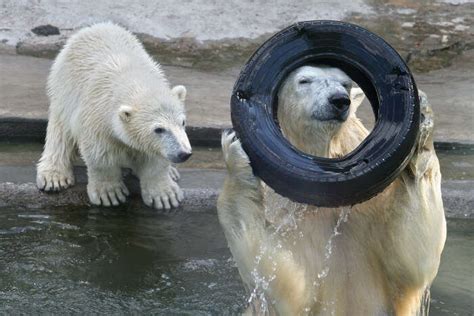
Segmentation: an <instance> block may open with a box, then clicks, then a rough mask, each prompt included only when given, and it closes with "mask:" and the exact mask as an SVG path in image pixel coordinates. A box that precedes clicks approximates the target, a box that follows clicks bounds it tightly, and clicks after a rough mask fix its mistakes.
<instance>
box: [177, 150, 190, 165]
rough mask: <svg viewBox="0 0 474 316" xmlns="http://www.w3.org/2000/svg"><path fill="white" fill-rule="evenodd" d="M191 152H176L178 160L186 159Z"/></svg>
mask: <svg viewBox="0 0 474 316" xmlns="http://www.w3.org/2000/svg"><path fill="white" fill-rule="evenodd" d="M192 154H193V153H192V152H184V151H183V152H180V153H179V154H178V159H179V162H185V161H186V160H188V159H189V157H191V155H192Z"/></svg>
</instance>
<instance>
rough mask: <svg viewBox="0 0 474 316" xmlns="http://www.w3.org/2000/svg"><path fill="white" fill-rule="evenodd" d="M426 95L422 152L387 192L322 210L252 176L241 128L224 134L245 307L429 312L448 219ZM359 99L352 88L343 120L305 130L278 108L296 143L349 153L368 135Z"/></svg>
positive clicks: (222, 208) (221, 206) (227, 194)
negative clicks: (248, 298)
mask: <svg viewBox="0 0 474 316" xmlns="http://www.w3.org/2000/svg"><path fill="white" fill-rule="evenodd" d="M420 95H421V96H422V97H421V103H422V111H423V113H424V116H425V118H424V121H423V123H422V126H421V136H420V139H419V141H418V144H417V149H416V153H415V156H414V157H413V158H412V159H411V161H410V163H409V165H408V166H407V168H406V169H405V170H404V171H403V172H402V173H401V174H400V176H399V177H398V178H397V179H396V180H395V181H394V182H393V183H392V184H391V185H390V186H389V187H388V188H386V189H385V190H384V191H383V192H382V193H381V194H379V195H377V196H376V197H374V198H372V199H370V200H368V201H366V202H364V203H361V204H358V205H355V206H353V207H352V208H351V209H350V210H349V209H348V208H334V209H320V208H317V207H314V206H310V205H304V204H298V203H293V202H291V201H289V200H287V199H286V198H283V197H281V196H279V195H278V194H276V193H274V192H273V191H272V190H271V189H270V188H269V187H267V186H266V185H265V184H264V183H262V182H261V181H260V180H259V179H258V178H256V177H255V176H254V175H253V173H252V170H251V168H250V165H249V161H248V157H247V155H246V154H245V153H244V152H243V150H242V148H241V146H240V142H239V140H238V139H236V138H235V135H234V134H233V133H232V132H228V133H224V134H223V137H222V146H223V153H224V158H225V160H226V164H227V169H228V175H227V177H226V180H225V184H224V188H223V191H222V193H221V195H220V197H219V200H218V213H219V219H220V222H221V224H222V227H223V228H224V232H225V235H226V238H227V241H228V244H229V247H230V250H231V252H232V254H233V257H234V259H235V261H236V263H237V266H238V268H239V272H240V275H241V277H242V280H243V282H244V284H245V285H246V288H247V289H248V291H249V293H251V294H250V295H251V302H250V305H249V308H248V309H247V311H246V313H248V314H271V315H304V314H311V315H421V314H424V313H426V310H427V307H428V306H427V305H429V287H430V285H431V282H432V281H433V279H434V277H435V276H436V273H437V270H438V266H439V261H440V255H441V252H442V249H443V246H444V241H445V236H446V223H445V218H444V210H443V204H442V199H441V187H440V185H441V183H440V181H441V174H440V170H439V162H438V159H437V157H436V154H435V152H434V148H433V141H432V130H433V121H432V118H433V116H432V113H431V109H430V107H429V106H428V103H427V99H426V96H425V95H424V94H423V93H422V92H420ZM287 97H288V99H291V98H294V96H291V95H288V96H287ZM362 97H363V95H362ZM362 97H361V91H360V90H359V89H353V93H352V95H351V98H352V105H351V110H350V115H349V117H348V119H347V120H346V121H345V122H344V123H343V124H341V125H340V126H339V127H336V128H335V127H334V126H330V125H329V124H322V125H320V126H313V127H312V128H303V127H304V124H301V121H300V120H299V119H297V120H296V121H295V120H293V117H294V116H295V114H292V113H294V108H293V109H292V111H288V112H284V108H283V111H281V113H280V111H279V121H280V125H281V127H282V130H283V131H284V133H285V135H286V136H287V137H288V139H289V140H290V142H291V143H292V144H294V145H295V146H296V147H298V148H299V149H301V150H303V151H305V152H309V153H312V154H316V155H320V156H325V157H339V156H342V155H345V154H346V153H348V152H350V151H351V150H353V149H354V148H355V147H357V145H358V144H359V143H360V142H361V141H362V140H363V139H364V138H365V136H366V135H367V133H368V132H367V130H366V129H365V127H364V126H363V125H362V123H361V122H360V120H359V119H358V118H357V117H356V115H355V112H356V109H357V106H358V105H359V104H360V102H361V99H362ZM279 108H282V104H280V105H279ZM297 115H298V113H296V116H297ZM298 121H299V122H298ZM298 124H299V125H298ZM297 126H301V127H299V129H298V128H297ZM296 131H297V133H296ZM315 133H318V134H316V135H320V137H319V138H318V137H316V138H315ZM321 135H325V137H324V136H321ZM338 223H339V224H338ZM336 226H337V233H335V227H336ZM328 249H330V250H328ZM329 252H331V253H329ZM318 274H319V275H320V277H319V278H318ZM427 297H428V302H427V299H426V298H427Z"/></svg>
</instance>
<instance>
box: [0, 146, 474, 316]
mask: <svg viewBox="0 0 474 316" xmlns="http://www.w3.org/2000/svg"><path fill="white" fill-rule="evenodd" d="M40 152H41V145H37V144H4V143H0V167H1V166H17V165H22V166H23V165H30V164H31V165H32V164H33V163H34V162H36V161H37V159H38V157H39V154H40ZM197 154H198V155H199V151H198V152H197ZM205 154H206V155H205V156H204V155H203V157H204V158H203V159H201V160H199V161H200V162H199V163H200V164H198V165H197V167H199V168H201V167H204V166H208V165H211V166H212V167H213V168H215V167H221V166H220V165H219V163H220V164H222V162H221V160H222V159H221V158H220V157H218V158H216V160H219V162H216V161H214V160H212V159H211V158H212V156H214V155H213V154H208V153H207V151H205ZM437 154H438V157H439V159H440V163H441V169H442V173H443V179H444V180H453V179H474V172H473V171H474V152H473V150H468V149H462V148H461V149H457V150H452V149H449V150H438V151H437ZM30 178H31V179H34V177H30ZM28 179H29V178H28ZM28 181H31V180H28ZM276 203H281V201H276ZM136 205H137V204H134V206H136ZM269 209H275V208H274V207H272V206H271V205H270V207H269ZM287 211H289V212H288V216H286V217H284V218H285V220H284V221H283V222H282V223H280V225H277V226H276V227H275V228H276V232H275V234H278V238H276V240H278V239H279V238H285V237H286V236H287V235H288V234H287V233H288V232H289V231H291V230H294V229H295V228H296V227H297V226H298V220H299V216H298V213H295V212H294V211H295V210H294V209H291V208H289V209H288V210H287ZM279 215H280V214H276V215H275V216H279ZM349 217H350V215H349ZM336 232H337V231H336ZM336 235H337V234H335V236H334V237H333V238H337V236H336ZM301 238H304V236H301ZM277 246H278V244H277ZM329 248H330V247H329ZM262 252H267V253H269V254H270V255H271V253H272V250H271V249H266V250H265V249H262ZM327 253H328V254H329V252H327ZM323 255H325V254H323ZM473 263H474V220H468V219H465V220H450V221H448V239H447V242H446V247H445V250H444V253H443V257H442V261H441V267H440V271H439V274H438V277H437V278H436V280H435V282H434V284H433V286H432V304H431V313H430V315H435V316H441V315H443V316H444V315H473V311H474V306H473V303H472V302H474V268H473V266H474V265H473ZM322 272H324V271H322ZM316 277H317V276H315V278H316ZM268 282H269V280H262V283H261V284H260V285H259V286H260V287H259V289H257V290H258V291H257V292H261V291H260V290H261V289H262V288H264V287H265V286H267V285H266V283H268ZM270 282H271V281H270ZM248 300H249V294H248V293H245V291H244V289H243V285H242V282H241V280H240V277H239V274H238V271H237V268H236V267H235V264H234V262H233V261H232V259H231V255H230V252H229V251H228V249H227V243H226V241H225V238H224V235H223V233H222V230H221V228H220V225H219V223H218V221H217V215H216V211H215V209H209V210H202V212H199V213H195V212H192V213H191V212H190V213H186V212H185V211H184V212H182V211H181V212H175V213H164V212H155V211H153V210H150V209H147V208H142V209H132V208H131V207H128V208H127V207H121V208H111V209H106V208H104V209H99V208H68V209H44V210H24V209H11V208H0V314H4V313H5V314H12V313H15V314H19V313H24V314H30V313H31V312H35V313H36V314H64V313H78V314H79V313H81V314H91V313H99V312H100V313H103V314H125V313H127V314H130V313H147V314H166V315H176V314H179V315H183V314H192V315H221V314H238V313H241V312H242V311H243V310H244V307H245V305H246V304H247V302H248Z"/></svg>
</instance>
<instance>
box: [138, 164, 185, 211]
mask: <svg viewBox="0 0 474 316" xmlns="http://www.w3.org/2000/svg"><path fill="white" fill-rule="evenodd" d="M173 169H174V170H173ZM135 171H136V174H137V176H138V178H139V179H140V187H141V191H142V199H143V202H144V203H145V204H146V205H147V206H149V207H154V208H156V209H163V208H164V209H170V208H171V207H178V206H179V203H180V202H181V201H182V200H183V198H184V196H183V191H181V189H180V187H179V186H178V184H177V183H176V182H175V180H174V179H173V178H176V174H177V170H176V169H175V168H174V167H172V166H171V165H170V163H169V162H168V161H167V160H166V159H163V158H158V157H154V158H149V157H142V158H141V159H140V160H139V161H138V162H137V168H136V170H135ZM175 171H176V172H175ZM178 175H179V174H178ZM176 180H177V179H176Z"/></svg>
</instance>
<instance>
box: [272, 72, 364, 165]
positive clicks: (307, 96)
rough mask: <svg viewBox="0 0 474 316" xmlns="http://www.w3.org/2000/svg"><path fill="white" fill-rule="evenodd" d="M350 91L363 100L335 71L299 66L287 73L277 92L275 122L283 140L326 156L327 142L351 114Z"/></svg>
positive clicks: (347, 81)
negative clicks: (277, 122)
mask: <svg viewBox="0 0 474 316" xmlns="http://www.w3.org/2000/svg"><path fill="white" fill-rule="evenodd" d="M351 90H354V92H356V90H357V93H356V94H360V93H361V94H362V99H363V92H362V90H361V89H359V88H357V89H352V80H351V78H349V76H348V75H347V74H345V73H344V72H343V71H342V70H340V69H338V68H334V67H329V66H324V65H320V66H303V67H300V68H298V69H296V70H294V71H293V72H291V73H290V74H289V76H288V77H287V78H286V79H285V80H284V82H283V84H282V86H281V87H280V90H279V91H278V121H279V124H280V127H281V129H282V131H283V134H284V135H285V137H287V139H288V140H289V141H290V143H292V144H293V145H294V146H295V147H297V148H298V149H300V150H302V151H305V152H307V153H310V154H313V155H317V156H326V155H327V152H328V148H329V142H330V140H331V138H332V137H333V136H334V135H335V134H336V133H337V131H338V130H339V129H340V128H341V126H342V124H344V123H345V122H346V120H347V119H348V117H349V116H350V115H351V114H352V113H353V112H354V111H355V109H354V108H352V109H351V99H352V100H353V99H354V93H352V96H351ZM355 97H357V98H360V96H355ZM360 102H362V101H361V100H360ZM360 102H359V101H358V102H357V103H359V104H360Z"/></svg>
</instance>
